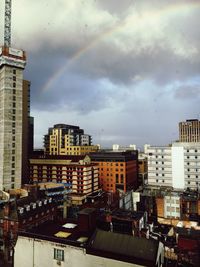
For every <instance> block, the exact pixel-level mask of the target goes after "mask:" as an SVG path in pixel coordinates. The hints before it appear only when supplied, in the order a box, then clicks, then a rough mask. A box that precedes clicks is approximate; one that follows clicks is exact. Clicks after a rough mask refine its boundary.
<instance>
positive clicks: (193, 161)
mask: <svg viewBox="0 0 200 267" xmlns="http://www.w3.org/2000/svg"><path fill="white" fill-rule="evenodd" d="M146 153H147V156H148V185H151V186H155V187H159V186H165V187H173V188H174V189H181V190H184V189H186V188H191V189H199V186H200V161H199V160H200V143H179V142H176V143H173V144H172V145H170V146H163V147H161V146H160V147H155V146H154V147H153V146H150V145H149V146H147V147H146Z"/></svg>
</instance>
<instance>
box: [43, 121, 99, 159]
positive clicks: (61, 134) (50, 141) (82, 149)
mask: <svg viewBox="0 0 200 267" xmlns="http://www.w3.org/2000/svg"><path fill="white" fill-rule="evenodd" d="M44 148H45V154H46V155H85V154H88V153H90V152H95V151H97V150H98V147H97V146H92V137H91V136H90V135H88V134H85V133H84V130H83V129H80V128H79V127H78V126H74V125H67V124H55V125H54V127H52V128H49V130H48V134H47V135H45V136H44Z"/></svg>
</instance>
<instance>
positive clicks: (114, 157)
mask: <svg viewBox="0 0 200 267" xmlns="http://www.w3.org/2000/svg"><path fill="white" fill-rule="evenodd" d="M90 157H91V160H92V162H94V163H97V164H98V167H99V182H100V186H101V187H102V189H103V190H105V191H109V192H113V193H115V192H117V191H123V192H126V191H128V190H131V189H135V188H137V185H138V152H137V150H134V151H128V152H103V151H102V152H99V153H91V154H90Z"/></svg>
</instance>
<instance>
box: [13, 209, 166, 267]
mask: <svg viewBox="0 0 200 267" xmlns="http://www.w3.org/2000/svg"><path fill="white" fill-rule="evenodd" d="M86 213H87V212H86V211H84V216H87V214H86ZM81 215H83V214H81ZM80 221H81V222H82V220H80ZM87 221H88V222H91V220H87ZM85 225H87V227H88V229H87V227H86V228H84V232H83V231H81V228H80V227H79V226H80V225H79V224H78V225H76V224H69V223H66V224H64V225H60V224H58V223H56V224H55V223H54V222H49V223H47V224H44V226H43V227H42V226H41V227H37V228H35V229H31V230H30V231H27V232H24V233H19V236H18V240H17V244H16V246H15V255H14V257H15V260H14V266H15V267H27V266H33V265H34V266H38V267H39V266H42V267H49V266H62V267H65V266H71V267H77V266H83V267H93V266H105V267H106V266H110V267H134V266H135V267H137V266H155V267H161V266H163V262H164V249H163V244H162V243H161V242H159V241H156V240H148V239H146V238H138V237H134V236H131V235H126V234H120V233H114V232H107V231H103V230H99V229H97V230H96V231H94V230H93V231H91V230H90V226H91V224H90V223H89V224H88V223H86V224H85ZM81 226H82V224H81ZM24 251H26V253H24Z"/></svg>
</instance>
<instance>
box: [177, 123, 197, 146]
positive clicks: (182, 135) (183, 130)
mask: <svg viewBox="0 0 200 267" xmlns="http://www.w3.org/2000/svg"><path fill="white" fill-rule="evenodd" d="M179 142H200V121H199V120H197V119H193V120H186V122H179Z"/></svg>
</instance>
